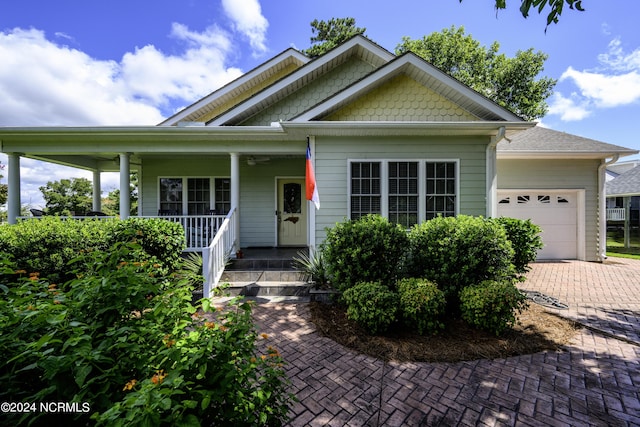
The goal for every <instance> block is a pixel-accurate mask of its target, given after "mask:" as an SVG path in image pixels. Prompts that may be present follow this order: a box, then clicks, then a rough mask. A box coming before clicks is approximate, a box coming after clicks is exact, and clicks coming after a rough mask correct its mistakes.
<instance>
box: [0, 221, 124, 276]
mask: <svg viewBox="0 0 640 427" xmlns="http://www.w3.org/2000/svg"><path fill="white" fill-rule="evenodd" d="M115 224H116V220H113V219H103V220H98V219H92V220H83V221H77V220H69V219H62V218H60V217H55V216H44V217H42V218H41V219H38V220H27V221H19V222H18V223H17V224H14V225H7V226H4V227H0V252H3V253H6V254H10V256H11V257H12V259H13V260H15V262H16V264H17V266H18V268H20V269H24V270H27V271H29V272H38V273H40V276H41V277H47V278H49V280H51V281H52V283H58V282H64V281H67V280H70V279H72V278H73V273H72V272H71V270H70V269H69V268H68V267H67V264H68V262H69V261H70V260H72V259H73V258H76V257H77V256H78V254H80V253H82V252H85V251H87V250H94V249H95V250H105V249H106V248H108V247H109V245H108V244H107V242H106V241H105V239H106V236H107V234H108V233H109V232H110V230H111V229H113V227H114V226H115Z"/></svg>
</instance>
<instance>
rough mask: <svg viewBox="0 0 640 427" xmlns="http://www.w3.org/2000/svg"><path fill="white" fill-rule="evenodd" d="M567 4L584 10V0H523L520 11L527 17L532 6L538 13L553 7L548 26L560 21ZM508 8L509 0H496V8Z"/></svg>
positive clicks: (572, 7)
mask: <svg viewBox="0 0 640 427" xmlns="http://www.w3.org/2000/svg"><path fill="white" fill-rule="evenodd" d="M460 3H462V0H460ZM565 4H566V5H568V6H569V8H570V9H575V10H579V11H581V12H583V11H584V9H583V8H582V0H522V4H521V5H520V13H522V16H524V17H525V18H527V17H528V16H529V11H530V10H531V8H532V7H534V8H537V9H538V13H542V11H543V10H545V9H547V8H551V10H550V11H549V14H548V15H547V26H549V25H551V23H554V24H557V23H558V19H559V18H560V15H562V10H563V9H564V6H565ZM506 8H507V0H496V10H497V9H506Z"/></svg>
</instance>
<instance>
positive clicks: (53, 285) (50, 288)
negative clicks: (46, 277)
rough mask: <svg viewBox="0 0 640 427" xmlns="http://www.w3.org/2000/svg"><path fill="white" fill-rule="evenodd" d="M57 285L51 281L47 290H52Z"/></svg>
mask: <svg viewBox="0 0 640 427" xmlns="http://www.w3.org/2000/svg"><path fill="white" fill-rule="evenodd" d="M56 287H57V285H56V284H55V283H52V284H50V285H49V290H53V289H55V288H56Z"/></svg>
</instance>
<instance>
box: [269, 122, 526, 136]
mask: <svg viewBox="0 0 640 427" xmlns="http://www.w3.org/2000/svg"><path fill="white" fill-rule="evenodd" d="M281 126H282V128H283V129H284V130H285V131H286V132H287V133H288V134H289V136H293V134H301V133H304V132H307V133H312V134H314V135H354V136H380V135H489V136H493V135H496V134H497V133H498V131H499V130H500V128H502V127H504V128H505V129H506V130H507V132H510V131H515V132H518V131H522V130H526V129H528V128H530V127H532V126H535V123H530V122H522V121H518V122H502V121H491V122H490V121H470V122H343V121H326V122H321V121H311V122H297V121H296V122H291V121H289V122H282V123H281Z"/></svg>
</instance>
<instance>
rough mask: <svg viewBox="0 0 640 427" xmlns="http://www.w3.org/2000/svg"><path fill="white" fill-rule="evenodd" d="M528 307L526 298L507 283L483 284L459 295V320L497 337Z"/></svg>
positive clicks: (504, 281)
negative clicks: (517, 314) (460, 317)
mask: <svg viewBox="0 0 640 427" xmlns="http://www.w3.org/2000/svg"><path fill="white" fill-rule="evenodd" d="M526 307H527V297H526V295H524V294H523V293H522V292H520V291H519V290H518V288H516V286H515V285H514V284H513V283H512V282H511V281H509V280H502V281H485V282H483V283H480V284H479V285H475V286H467V287H466V288H464V289H463V290H462V291H461V292H460V308H461V311H462V319H464V320H465V321H467V322H468V323H469V324H470V325H473V326H475V327H477V328H479V329H483V330H485V331H488V332H492V333H495V334H496V335H500V334H501V333H502V332H504V331H505V330H506V329H507V328H509V327H511V326H513V325H514V324H515V321H516V313H517V312H518V313H519V312H521V311H522V310H524V309H525V308H526Z"/></svg>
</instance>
